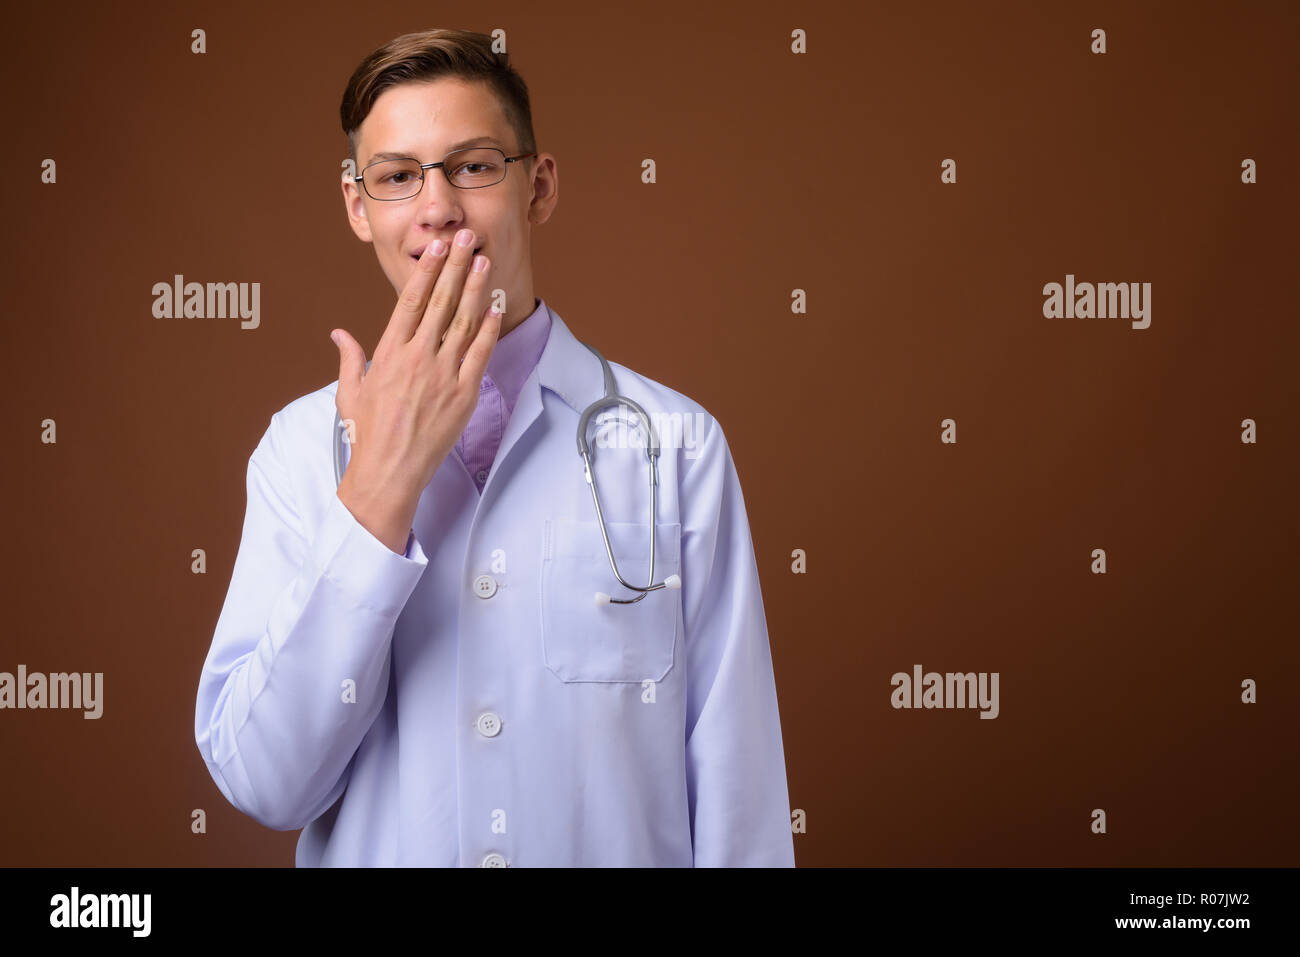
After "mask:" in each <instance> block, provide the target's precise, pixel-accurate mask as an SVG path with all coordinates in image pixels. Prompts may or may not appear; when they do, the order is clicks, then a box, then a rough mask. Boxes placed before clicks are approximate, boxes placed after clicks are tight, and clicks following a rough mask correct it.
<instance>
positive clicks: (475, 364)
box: [460, 307, 501, 386]
mask: <svg viewBox="0 0 1300 957" xmlns="http://www.w3.org/2000/svg"><path fill="white" fill-rule="evenodd" d="M500 333H501V313H499V312H497V311H496V309H495V307H494V308H492V309H489V310H488V313H487V315H486V316H484V317H483V322H482V324H481V325H480V326H479V330H478V335H476V336H475V337H474V339H473V341H471V342H470V344H469V349H468V350H466V352H465V357H464V359H463V360H461V364H460V381H461V382H468V383H471V384H473V385H475V386H477V385H478V384H479V383H481V382H482V381H483V373H484V371H485V370H486V369H487V364H488V360H489V359H490V358H492V350H493V349H495V348H496V345H497V337H498V336H499V335H500Z"/></svg>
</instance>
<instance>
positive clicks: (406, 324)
mask: <svg viewBox="0 0 1300 957" xmlns="http://www.w3.org/2000/svg"><path fill="white" fill-rule="evenodd" d="M434 245H435V243H434V242H430V243H429V244H428V245H427V246H426V247H425V249H424V252H422V253H421V254H420V259H419V261H418V262H417V263H416V265H415V270H414V271H413V272H412V273H411V278H409V279H408V280H406V285H405V286H403V287H402V294H401V295H400V296H398V297H397V307H396V308H395V309H394V310H393V315H392V317H391V318H389V320H388V326H387V328H385V329H384V334H383V335H382V336H380V338H379V344H378V345H377V346H375V355H380V354H381V353H383V352H387V351H388V350H390V349H391V348H392V347H393V346H397V345H406V343H408V342H410V341H411V338H412V336H414V335H415V331H416V330H417V329H418V328H419V326H420V320H421V319H422V318H423V317H424V312H425V308H426V307H427V305H428V302H429V293H430V291H431V290H432V289H433V287H434V283H435V281H436V280H437V278H438V276H439V274H440V273H441V272H442V267H443V264H444V263H445V262H446V261H447V252H446V249H445V248H444V250H443V251H442V253H438V252H436V251H435V250H434Z"/></svg>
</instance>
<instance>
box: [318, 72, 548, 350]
mask: <svg viewBox="0 0 1300 957" xmlns="http://www.w3.org/2000/svg"><path fill="white" fill-rule="evenodd" d="M477 137H486V139H484V140H482V141H480V142H474V143H466V141H467V140H474V139H476V138H477ZM462 144H464V145H473V146H496V147H498V148H500V149H502V150H504V151H505V154H506V156H518V155H519V154H520V153H521V152H523V150H521V149H520V148H519V142H518V139H517V138H516V136H515V134H514V132H513V131H512V130H511V128H510V125H509V124H508V123H507V122H506V118H505V114H504V112H503V110H502V108H501V106H500V103H499V101H498V100H497V99H496V97H495V96H493V94H492V93H491V91H490V89H489V87H488V86H487V85H486V84H484V83H470V82H466V81H464V80H461V79H460V78H452V77H444V78H441V79H438V80H434V81H432V82H430V81H420V82H411V83H402V84H398V85H397V86H392V87H389V88H388V89H387V90H385V91H384V92H383V93H381V94H380V95H379V97H378V98H377V99H376V100H375V103H374V106H373V107H372V108H371V110H370V113H369V115H368V116H367V117H366V119H365V121H364V122H363V123H362V124H361V128H360V129H359V130H358V143H357V174H358V175H361V174H362V171H363V170H364V169H365V167H366V166H367V165H369V164H370V163H372V162H374V161H375V158H376V154H379V153H389V154H395V155H396V156H403V157H412V158H415V159H418V160H419V161H420V162H421V163H434V162H441V161H442V159H443V158H444V157H445V156H446V155H447V153H449V152H450V151H451V150H452V149H453V148H457V147H458V146H460V145H462ZM384 158H387V159H391V158H393V157H392V156H388V157H384ZM343 199H344V203H345V204H346V206H347V212H348V220H349V222H350V223H351V225H352V229H353V231H354V232H355V233H356V234H357V236H358V237H359V238H360V239H362V240H363V241H365V242H372V243H374V245H375V255H376V256H377V257H378V259H379V265H380V268H382V269H383V270H384V274H385V275H386V276H387V277H388V281H389V282H390V283H392V285H393V289H394V290H395V291H397V292H399V293H400V292H401V290H402V288H403V287H405V285H406V283H407V280H409V279H410V278H411V274H412V273H414V272H415V268H416V256H417V255H418V254H419V253H420V252H421V251H423V249H424V247H425V246H427V245H428V244H429V243H431V242H433V241H434V240H435V239H441V240H443V241H444V242H446V243H447V244H448V245H450V244H451V242H452V240H453V239H454V238H455V235H456V233H457V232H458V231H460V230H461V229H472V230H473V231H474V246H475V247H476V248H477V247H480V246H481V247H482V249H481V250H480V253H481V254H482V255H484V256H487V257H488V258H489V259H490V260H491V261H492V271H491V273H489V275H488V283H489V285H490V287H491V288H492V289H493V290H498V289H500V290H504V291H505V296H506V301H505V306H506V315H505V317H504V319H503V321H502V333H503V334H504V333H505V332H508V331H509V330H510V329H511V328H513V327H514V325H517V324H518V323H519V322H522V321H523V320H524V319H526V318H528V316H529V315H531V314H532V312H533V295H534V294H533V279H532V258H531V245H530V242H531V224H534V223H536V224H538V225H540V224H542V223H544V222H546V220H547V219H549V218H550V215H551V211H552V210H553V209H554V207H555V203H556V199H557V183H556V176H555V162H554V157H552V156H551V154H549V153H541V154H539V155H538V156H537V157H536V158H534V159H533V160H532V161H531V163H529V161H527V160H518V161H516V162H513V163H507V164H506V178H505V179H504V180H502V181H501V182H500V183H498V184H496V185H495V186H486V187H483V188H480V189H459V188H457V187H455V186H453V185H452V184H451V183H449V182H448V181H447V177H446V176H445V175H443V172H442V171H441V170H438V169H430V170H425V173H424V185H423V187H422V188H421V190H420V192H419V193H417V194H416V195H415V196H412V197H410V198H409V199H401V200H396V201H389V202H381V201H377V200H375V199H372V198H371V197H370V196H368V195H366V193H365V191H364V190H363V189H362V188H361V184H360V183H355V182H352V181H351V179H349V178H348V177H346V176H345V177H344V180H343Z"/></svg>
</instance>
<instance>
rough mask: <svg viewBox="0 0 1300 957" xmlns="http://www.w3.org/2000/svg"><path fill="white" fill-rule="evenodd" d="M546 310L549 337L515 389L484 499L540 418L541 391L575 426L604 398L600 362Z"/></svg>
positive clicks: (574, 437) (575, 450) (574, 445)
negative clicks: (565, 409)
mask: <svg viewBox="0 0 1300 957" xmlns="http://www.w3.org/2000/svg"><path fill="white" fill-rule="evenodd" d="M546 308H547V309H548V310H550V313H551V331H550V335H548V336H547V339H546V346H545V347H544V348H543V349H542V355H541V357H540V358H539V359H538V360H537V365H536V366H535V367H534V368H533V371H532V372H530V373H529V374H528V378H527V379H525V380H524V384H523V386H522V387H521V388H520V390H519V398H518V401H516V403H515V408H514V411H513V412H511V413H510V419H509V421H508V422H507V423H506V432H505V435H504V436H503V437H502V439H501V446H500V448H499V449H498V450H497V455H496V460H495V461H494V462H493V465H492V475H491V478H490V479H489V480H488V484H487V486H486V487H485V488H484V489H483V495H484V496H485V497H486V495H487V494H488V490H489V489H490V488H491V487H492V486H493V485H494V484H495V483H496V481H497V476H498V475H499V474H500V473H501V470H502V468H503V466H504V464H505V461H506V457H507V456H508V455H509V454H510V450H511V449H513V448H514V446H515V443H516V442H518V441H519V439H520V438H521V437H522V436H523V435H524V434H525V433H526V432H527V431H528V430H529V429H530V428H531V427H532V426H533V424H534V423H535V422H536V421H537V417H538V416H539V415H541V412H542V389H544V388H545V389H549V390H550V391H552V392H554V393H555V394H556V395H558V396H559V397H560V398H561V399H563V400H564V402H565V403H566V404H567V405H568V406H569V407H570V408H571V409H573V411H574V413H575V422H574V424H575V427H576V424H577V422H576V415H577V414H580V413H581V412H582V410H583V409H585V408H586V407H587V406H588V405H590V404H591V403H592V402H595V401H596V399H597V398H599V397H600V396H602V395H604V375H603V373H602V371H601V368H600V360H599V359H597V358H596V356H595V355H594V354H593V353H592V351H591V350H590V349H588V348H587V347H586V346H584V345H583V344H582V343H581V342H579V341H578V340H577V338H575V337H574V335H573V333H572V332H570V331H569V327H568V326H567V325H565V323H564V320H563V319H561V318H560V316H559V314H558V313H557V312H556V311H555V310H554V309H551V308H550V306H547V307H546ZM573 454H574V456H575V457H576V456H577V454H578V445H577V438H576V433H575V434H574V436H573Z"/></svg>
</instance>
